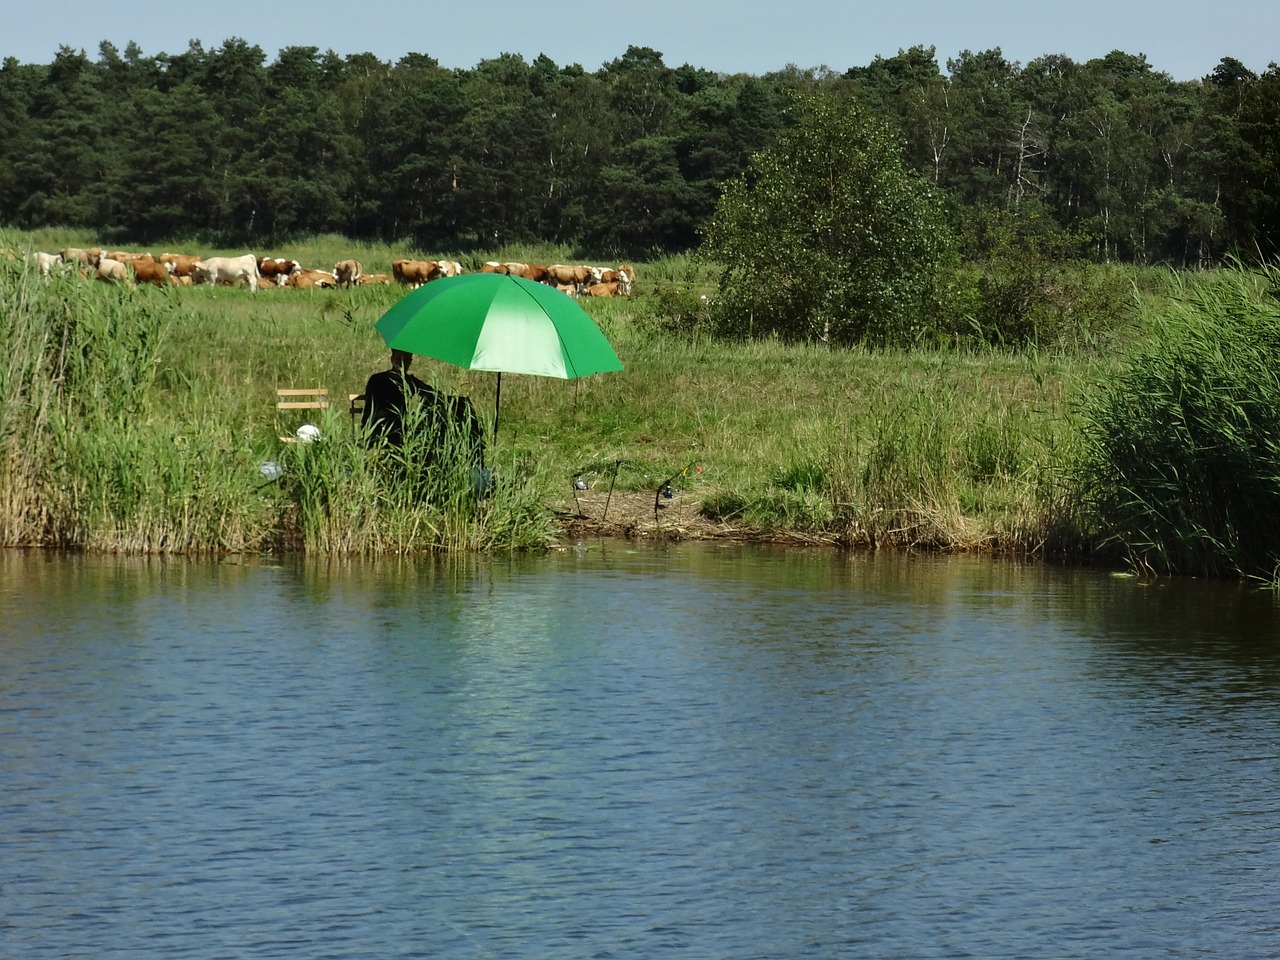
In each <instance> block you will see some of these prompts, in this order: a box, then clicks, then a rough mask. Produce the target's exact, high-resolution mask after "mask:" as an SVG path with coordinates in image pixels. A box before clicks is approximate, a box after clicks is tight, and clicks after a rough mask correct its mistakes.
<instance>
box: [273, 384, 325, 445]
mask: <svg viewBox="0 0 1280 960" xmlns="http://www.w3.org/2000/svg"><path fill="white" fill-rule="evenodd" d="M328 409H329V391H328V390H327V389H326V388H324V387H308V388H294V387H281V388H280V389H278V390H277V391H276V429H277V430H278V431H279V432H280V439H281V441H282V442H284V443H297V442H298V436H297V434H296V433H285V432H284V431H285V429H287V428H286V427H285V426H283V424H285V423H286V422H288V421H290V420H291V419H296V416H292V415H291V413H290V411H296V410H328Z"/></svg>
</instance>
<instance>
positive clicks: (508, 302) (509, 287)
mask: <svg viewBox="0 0 1280 960" xmlns="http://www.w3.org/2000/svg"><path fill="white" fill-rule="evenodd" d="M374 329H376V330H377V331H378V333H380V334H381V335H382V339H383V340H385V341H386V343H387V346H388V347H390V348H392V349H393V350H406V351H408V352H409V353H415V354H418V355H419V356H423V357H431V358H432V359H435V360H443V361H444V362H445V363H451V364H453V365H454V366H456V367H462V368H464V369H466V370H490V371H493V372H495V373H499V374H502V373H528V374H534V375H536V376H540V377H559V378H561V379H564V380H572V379H575V378H577V377H587V376H590V375H591V374H593V373H606V372H608V371H612V370H621V369H622V363H621V361H619V360H618V355H617V354H616V353H614V352H613V347H611V346H610V345H609V341H608V340H607V339H606V338H605V335H604V334H603V333H601V332H600V328H599V327H597V326H596V323H595V321H594V320H592V319H591V317H589V316H588V315H587V313H586V312H585V311H584V310H583V309H582V308H581V307H580V306H578V305H577V304H576V303H574V301H573V299H572V298H571V297H569V296H568V295H566V294H563V293H561V292H560V291H559V290H555V289H553V288H552V287H548V286H547V285H546V284H543V283H535V282H533V281H532V280H525V279H522V278H521V277H512V276H507V275H505V274H500V273H464V274H461V275H460V276H456V277H445V278H443V279H440V280H433V281H431V282H430V283H427V284H424V285H423V286H421V287H419V288H418V289H417V290H414V291H413V292H412V293H409V294H406V295H405V296H404V297H402V298H401V299H400V300H399V301H397V302H396V304H395V305H394V306H392V307H391V309H390V310H388V311H387V312H386V313H385V314H383V315H382V319H380V320H379V321H378V322H377V323H376V324H375V325H374Z"/></svg>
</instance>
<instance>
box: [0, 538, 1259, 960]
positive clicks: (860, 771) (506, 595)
mask: <svg viewBox="0 0 1280 960" xmlns="http://www.w3.org/2000/svg"><path fill="white" fill-rule="evenodd" d="M1277 616H1278V608H1277V604H1276V600H1275V598H1274V597H1273V596H1271V595H1270V594H1266V593H1259V592H1250V591H1246V590H1242V589H1238V588H1236V587H1233V586H1224V585H1222V584H1214V583H1202V582H1198V581H1188V582H1169V581H1164V582H1159V583H1155V584H1143V583H1140V582H1138V581H1135V580H1131V579H1122V578H1115V577H1110V576H1107V575H1105V574H1101V573H1096V572H1090V571H1063V570H1054V569H1045V568H1041V567H1035V566H1024V565H1019V564H1004V563H991V562H982V561H973V560H957V559H946V558H939V559H928V560H921V559H911V558H886V557H872V556H866V555H854V556H847V555H841V554H835V553H830V552H825V551H824V552H807V551H774V550H763V549H756V548H741V547H708V546H701V545H683V546H677V547H670V548H653V549H643V550H635V549H629V548H627V547H625V546H621V545H609V546H607V547H604V548H595V549H587V548H582V549H578V550H569V551H565V552H563V553H558V554H554V555H552V556H549V557H531V558H515V559H506V560H495V559H487V560H482V561H481V560H472V561H468V562H466V563H461V564H459V563H454V564H446V565H437V564H432V563H419V564H414V563H408V562H400V563H379V564H356V563H343V564H336V565H315V564H307V563H300V564H296V565H295V564H292V563H288V564H283V565H277V564H271V563H267V562H263V563H249V564H244V565H237V564H202V563H184V562H157V561H112V560H104V559H93V560H90V559H84V558H64V557H54V556H49V555H45V554H17V553H10V554H3V555H0V624H2V625H3V626H0V784H3V790H2V791H0V902H2V903H3V904H4V909H3V911H0V958H6V960H7V958H10V957H14V958H18V957H22V958H33V957H34V958H44V957H50V958H52V957H66V956H94V957H139V956H152V955H156V956H160V955H163V956H182V957H197V958H206V957H207V958H214V957H230V956H236V957H239V956H255V957H276V956H289V957H298V956H306V957H344V958H347V957H364V956H367V957H386V956H422V957H489V956H504V957H508V956H513V957H547V956H554V957H578V956H582V957H637V958H639V957H645V958H647V957H653V956H664V955H678V956H688V957H732V958H741V957H779V958H781V957H797V956H812V957H824V958H825V957H837V956H839V957H844V956H852V957H913V958H914V957H953V956H982V957H1029V956H1051V957H1090V958H1094V957H1099V956H1115V955H1126V956H1136V957H1148V956H1149V957H1168V956H1232V957H1251V956H1259V957H1261V956H1274V955H1277V954H1278V953H1280V921H1277V920H1275V919H1274V918H1275V917H1276V916H1277V914H1278V913H1280V909H1278V908H1280V892H1277V891H1280V845H1278V844H1277V840H1280V793H1278V791H1277V784H1278V782H1280V759H1278V752H1280V751H1278V749H1277V743H1280V736H1278V734H1280V648H1278V647H1277V634H1278V630H1277V627H1278V623H1280V622H1278V620H1277Z"/></svg>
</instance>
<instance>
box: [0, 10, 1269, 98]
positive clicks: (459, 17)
mask: <svg viewBox="0 0 1280 960" xmlns="http://www.w3.org/2000/svg"><path fill="white" fill-rule="evenodd" d="M18 5H19V0H0V10H3V9H4V8H10V9H9V11H8V15H7V16H5V17H4V20H5V26H4V29H3V31H0V59H3V58H5V57H16V58H17V59H18V60H19V61H21V62H23V63H49V62H50V61H52V60H53V57H54V55H55V54H56V53H57V50H58V47H59V45H61V44H66V45H68V46H70V47H73V48H76V49H83V50H84V51H85V53H86V54H88V55H89V56H90V58H91V59H96V58H97V54H98V45H99V43H100V42H101V41H103V40H109V41H111V42H112V43H114V44H115V45H116V47H117V48H119V49H120V50H121V51H123V50H124V48H125V45H126V44H127V43H128V42H129V41H130V40H133V41H135V42H136V43H137V44H138V46H140V47H141V48H142V52H143V53H144V54H145V55H148V56H154V55H156V54H158V53H182V52H184V51H185V50H186V49H187V45H188V42H189V41H190V40H193V39H196V40H199V41H200V42H201V43H202V44H203V45H204V47H205V49H214V48H217V47H218V46H220V45H221V44H222V42H223V41H224V40H226V39H227V38H228V37H240V38H242V39H244V40H247V41H248V42H249V43H252V44H257V45H258V46H260V47H261V48H262V49H263V51H264V53H265V54H266V58H267V62H271V61H272V60H274V59H275V55H276V53H277V52H278V51H279V50H280V49H281V48H283V47H288V46H314V47H319V48H320V50H321V51H324V50H333V51H335V52H336V53H338V54H341V55H344V56H345V55H347V54H352V53H366V52H367V53H372V54H375V55H376V56H377V57H379V58H380V59H382V60H386V61H391V62H394V61H395V60H398V59H399V58H400V57H401V56H403V55H404V54H406V53H424V54H428V55H429V56H432V57H435V58H436V59H437V60H439V61H440V63H441V64H443V65H444V66H446V67H474V66H475V65H476V64H477V63H478V62H479V61H481V60H484V59H488V58H491V57H496V56H498V55H499V54H501V53H518V54H521V55H523V56H524V58H525V59H526V60H532V59H533V58H534V57H536V56H537V55H538V54H539V53H545V54H546V55H547V56H549V57H550V58H551V59H552V60H554V61H555V62H556V63H557V64H559V65H561V66H564V65H567V64H572V63H577V64H581V65H582V66H583V67H584V68H586V69H587V70H595V69H597V68H599V67H600V65H601V64H603V63H607V62H608V61H610V60H613V59H615V58H616V57H619V56H621V55H622V54H623V53H624V52H625V51H626V49H627V46H628V44H635V45H637V46H645V47H652V48H654V49H656V50H659V51H661V53H662V54H663V59H664V61H665V62H666V64H667V65H668V66H673V67H674V66H680V65H681V64H683V63H690V64H692V65H694V66H696V67H703V68H706V69H708V70H713V71H717V72H724V73H751V74H762V73H768V72H770V71H772V70H779V69H782V68H783V67H785V66H787V65H788V64H795V65H796V66H799V67H819V66H827V67H829V68H831V69H832V70H835V71H838V72H843V71H844V70H845V69H847V68H848V67H851V66H862V65H865V64H867V63H869V62H870V61H871V60H872V59H873V58H874V57H875V56H876V55H877V54H879V55H882V56H892V55H893V54H895V53H897V52H898V50H899V49H902V48H906V47H910V46H913V45H915V44H922V45H924V46H926V47H927V46H931V45H932V46H934V47H936V48H937V56H938V62H939V64H940V65H941V66H942V67H943V68H944V69H945V67H946V61H947V59H948V58H949V57H953V56H955V55H956V54H957V53H959V52H960V51H961V50H972V51H975V52H976V51H979V50H988V49H991V48H994V47H1000V48H1001V49H1002V50H1003V51H1004V54H1005V56H1006V57H1008V58H1009V59H1010V60H1014V61H1017V62H1019V63H1023V64H1025V63H1026V62H1027V61H1029V60H1032V59H1034V58H1035V57H1038V56H1041V55H1043V54H1047V53H1062V54H1066V55H1067V56H1068V57H1070V58H1072V59H1073V60H1077V61H1084V60H1089V59H1091V58H1093V57H1099V56H1102V55H1104V54H1106V53H1108V52H1110V51H1111V50H1123V51H1125V52H1126V53H1132V54H1138V53H1144V54H1146V56H1147V60H1148V61H1149V62H1150V63H1151V65H1152V66H1153V67H1154V68H1155V69H1157V70H1160V71H1163V72H1165V73H1168V74H1171V75H1172V76H1173V77H1174V79H1177V80H1194V79H1197V78H1199V77H1202V76H1204V75H1205V74H1207V73H1209V72H1210V71H1211V70H1212V69H1213V68H1214V66H1215V65H1216V64H1217V63H1218V61H1219V60H1221V59H1222V58H1223V57H1235V58H1236V59H1237V60H1240V61H1242V62H1243V63H1244V65H1245V66H1246V67H1248V68H1250V69H1251V70H1253V71H1254V72H1258V73H1260V72H1262V71H1263V70H1265V69H1266V68H1267V66H1268V64H1270V63H1271V62H1272V61H1273V60H1280V0H1217V2H1209V0H1194V2H1193V0H1055V2H1052V3H1046V2H1044V0H1020V2H1019V0H983V2H972V3H965V4H961V3H942V2H935V0H875V2H872V0H791V2H785V0H784V2H777V0H775V2H770V3H762V2H759V0H745V2H744V0H640V2H634V0H633V2H630V3H626V2H622V3H620V2H617V0H614V2H610V3H600V2H595V0H575V2H570V3H562V2H559V0H524V2H520V3H512V2H509V0H487V2H481V3H465V4H460V3H450V4H443V3H435V2H417V3H413V2H401V0H382V2H374V3H368V4H365V3H353V2H351V0H341V2H338V0H312V2H310V3H307V4H305V5H304V4H291V3H286V2H281V0H277V2H274V3H273V2H269V0H268V2H262V0H256V2H252V3H250V2H242V0H218V2H217V3H212V4H196V5H194V6H190V7H184V6H181V5H179V6H174V5H172V4H168V5H166V4H158V5H156V4H153V5H150V6H147V5H142V6H138V5H134V6H119V5H112V4H103V2H102V0H92V2H90V0H56V2H54V3H51V4H47V5H44V6H42V7H40V8H39V12H36V8H35V7H34V6H28V5H26V4H23V6H24V7H26V8H27V12H26V13H23V14H18V15H15V11H14V9H12V8H15V7H17V6H18Z"/></svg>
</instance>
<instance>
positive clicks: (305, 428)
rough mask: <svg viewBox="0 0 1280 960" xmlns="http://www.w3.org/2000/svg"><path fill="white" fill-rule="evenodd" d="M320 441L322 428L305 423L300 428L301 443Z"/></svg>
mask: <svg viewBox="0 0 1280 960" xmlns="http://www.w3.org/2000/svg"><path fill="white" fill-rule="evenodd" d="M319 439H320V428H319V427H317V426H316V425H315V424H314V423H304V424H303V425H302V426H300V427H299V428H298V440H299V442H301V443H310V442H311V441H312V440H319Z"/></svg>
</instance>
